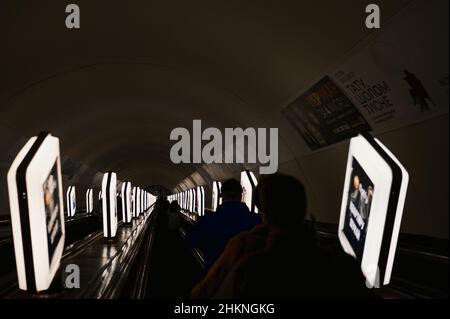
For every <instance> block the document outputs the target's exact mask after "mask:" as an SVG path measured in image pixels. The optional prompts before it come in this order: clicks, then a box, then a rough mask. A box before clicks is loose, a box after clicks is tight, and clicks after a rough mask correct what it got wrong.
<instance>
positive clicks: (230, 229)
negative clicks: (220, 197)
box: [186, 202, 261, 269]
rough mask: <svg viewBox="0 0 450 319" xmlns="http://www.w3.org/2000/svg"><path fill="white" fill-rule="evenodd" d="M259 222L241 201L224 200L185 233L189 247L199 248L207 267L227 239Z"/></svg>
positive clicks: (223, 248)
mask: <svg viewBox="0 0 450 319" xmlns="http://www.w3.org/2000/svg"><path fill="white" fill-rule="evenodd" d="M260 223H261V217H260V216H259V215H257V214H255V213H253V212H250V211H249V210H248V207H247V205H245V204H244V203H242V202H226V203H223V204H222V205H220V206H219V207H218V208H217V211H216V212H212V213H209V214H207V215H206V216H204V217H203V218H202V219H201V220H200V221H199V222H198V223H197V225H195V226H193V227H192V228H191V229H190V230H189V232H188V233H187V238H186V240H187V242H188V244H189V245H190V246H191V247H195V248H199V249H200V250H201V251H202V252H203V255H204V258H205V267H206V269H209V268H210V267H211V266H212V265H213V264H214V262H215V261H216V260H217V258H219V256H220V255H221V254H222V252H223V251H224V250H225V247H226V245H227V244H228V241H229V240H230V239H231V238H232V237H234V236H236V235H238V234H239V233H241V232H243V231H246V230H250V229H252V228H253V227H255V226H256V225H258V224H260Z"/></svg>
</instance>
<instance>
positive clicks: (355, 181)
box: [353, 175, 359, 190]
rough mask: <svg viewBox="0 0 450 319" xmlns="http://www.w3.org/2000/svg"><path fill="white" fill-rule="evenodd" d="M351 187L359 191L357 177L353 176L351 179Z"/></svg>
mask: <svg viewBox="0 0 450 319" xmlns="http://www.w3.org/2000/svg"><path fill="white" fill-rule="evenodd" d="M353 187H354V188H355V189H356V190H358V189H359V176H358V175H355V177H353Z"/></svg>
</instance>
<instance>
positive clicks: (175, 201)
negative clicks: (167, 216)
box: [169, 200, 180, 213]
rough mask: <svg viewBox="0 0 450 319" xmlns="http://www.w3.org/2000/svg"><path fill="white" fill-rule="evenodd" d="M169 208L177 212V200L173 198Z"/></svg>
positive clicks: (178, 207)
mask: <svg viewBox="0 0 450 319" xmlns="http://www.w3.org/2000/svg"><path fill="white" fill-rule="evenodd" d="M169 210H170V211H171V212H173V213H174V212H179V211H180V205H179V204H178V201H177V200H173V201H172V202H171V203H170V205H169Z"/></svg>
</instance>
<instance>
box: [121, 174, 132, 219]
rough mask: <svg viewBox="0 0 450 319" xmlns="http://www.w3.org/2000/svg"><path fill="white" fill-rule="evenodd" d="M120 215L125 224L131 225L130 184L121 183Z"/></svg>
mask: <svg viewBox="0 0 450 319" xmlns="http://www.w3.org/2000/svg"><path fill="white" fill-rule="evenodd" d="M121 195H122V215H123V222H124V223H125V224H129V223H131V218H132V217H133V216H132V207H131V205H132V200H131V182H123V183H122V192H121Z"/></svg>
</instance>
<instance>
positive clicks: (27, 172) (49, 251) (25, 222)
mask: <svg viewBox="0 0 450 319" xmlns="http://www.w3.org/2000/svg"><path fill="white" fill-rule="evenodd" d="M7 180H8V194H9V202H10V209H11V226H12V232H13V241H14V254H15V260H16V269H17V279H18V284H19V288H20V289H21V290H27V291H29V292H39V291H43V290H46V289H48V288H49V287H50V284H51V282H52V280H53V277H54V276H55V273H56V271H57V269H58V267H59V264H60V260H61V255H62V252H63V248H64V239H65V228H64V203H63V202H64V200H63V198H64V197H63V190H62V180H61V162H60V155H59V139H58V138H56V137H53V136H51V135H50V134H49V133H41V134H39V136H37V137H32V138H31V139H30V140H29V141H28V142H27V143H26V144H25V146H24V147H23V148H22V149H21V150H20V152H19V153H18V154H17V156H16V158H15V159H14V161H13V162H12V164H11V167H10V169H9V171H8V174H7Z"/></svg>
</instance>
